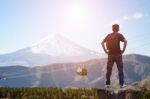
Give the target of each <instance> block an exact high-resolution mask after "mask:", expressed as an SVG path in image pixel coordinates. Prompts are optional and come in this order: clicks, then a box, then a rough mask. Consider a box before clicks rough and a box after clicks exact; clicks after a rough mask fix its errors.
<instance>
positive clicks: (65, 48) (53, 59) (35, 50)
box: [0, 34, 105, 67]
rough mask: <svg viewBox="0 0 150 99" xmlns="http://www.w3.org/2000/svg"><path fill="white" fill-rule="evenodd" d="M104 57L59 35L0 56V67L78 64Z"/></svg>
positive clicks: (53, 35)
mask: <svg viewBox="0 0 150 99" xmlns="http://www.w3.org/2000/svg"><path fill="white" fill-rule="evenodd" d="M103 57H105V56H104V55H103V54H101V53H98V52H95V51H92V50H90V49H87V48H85V47H82V46H80V45H78V44H76V43H74V42H73V41H71V40H69V39H67V38H65V37H64V36H62V35H60V34H51V35H50V36H48V37H46V38H44V39H42V40H40V41H38V42H37V43H35V44H33V45H31V46H29V47H27V48H24V49H21V50H18V51H16V52H13V53H9V54H3V55H0V66H12V65H23V66H32V67H33V66H40V65H47V64H52V63H64V62H80V61H86V60H90V59H98V58H103Z"/></svg>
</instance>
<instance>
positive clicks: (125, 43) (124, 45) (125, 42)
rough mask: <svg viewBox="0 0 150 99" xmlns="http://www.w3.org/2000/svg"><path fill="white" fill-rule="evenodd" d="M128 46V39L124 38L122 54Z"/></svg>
mask: <svg viewBox="0 0 150 99" xmlns="http://www.w3.org/2000/svg"><path fill="white" fill-rule="evenodd" d="M126 46H127V40H126V39H124V44H123V50H122V54H123V53H124V51H125V49H126Z"/></svg>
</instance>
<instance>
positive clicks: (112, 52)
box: [103, 33, 125, 54]
mask: <svg viewBox="0 0 150 99" xmlns="http://www.w3.org/2000/svg"><path fill="white" fill-rule="evenodd" d="M113 35H116V36H117V38H118V40H117V49H115V50H110V51H109V54H119V53H121V50H120V41H122V42H123V41H124V39H125V37H124V36H123V35H122V34H121V33H110V34H108V35H107V36H106V37H105V39H104V40H103V41H104V42H106V43H107V42H108V40H109V39H110V38H111V37H112V36H113Z"/></svg>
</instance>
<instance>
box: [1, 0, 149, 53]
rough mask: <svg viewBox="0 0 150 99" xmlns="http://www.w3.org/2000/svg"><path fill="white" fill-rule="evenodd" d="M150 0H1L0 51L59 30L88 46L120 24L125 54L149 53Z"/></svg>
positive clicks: (97, 48) (96, 47) (94, 46)
mask: <svg viewBox="0 0 150 99" xmlns="http://www.w3.org/2000/svg"><path fill="white" fill-rule="evenodd" d="M149 7H150V1H149V0H1V1H0V53H1V54H4V53H10V52H13V51H16V50H18V49H22V48H25V47H28V46H31V45H32V44H33V43H35V42H37V41H39V40H40V39H43V38H44V37H46V36H48V35H51V33H59V34H61V35H64V36H66V37H67V38H69V39H71V40H72V41H74V42H76V43H78V44H80V45H82V46H84V47H87V48H89V49H92V50H95V51H98V52H103V50H102V48H101V46H100V42H101V41H102V39H103V38H104V37H105V36H106V35H107V34H108V33H110V32H111V25H112V24H113V23H119V24H120V25H121V31H120V32H121V33H122V34H123V35H124V36H125V37H126V39H127V40H128V46H127V50H126V54H128V53H139V54H144V55H150V51H149V50H150V45H149V44H150V40H149V37H150V28H149V26H150V8H149Z"/></svg>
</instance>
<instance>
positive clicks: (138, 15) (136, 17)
mask: <svg viewBox="0 0 150 99" xmlns="http://www.w3.org/2000/svg"><path fill="white" fill-rule="evenodd" d="M144 16H145V15H144V14H143V13H140V12H136V13H134V14H133V16H132V17H133V18H134V19H141V18H143V17H144Z"/></svg>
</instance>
